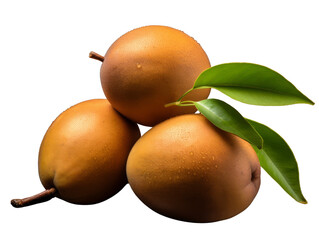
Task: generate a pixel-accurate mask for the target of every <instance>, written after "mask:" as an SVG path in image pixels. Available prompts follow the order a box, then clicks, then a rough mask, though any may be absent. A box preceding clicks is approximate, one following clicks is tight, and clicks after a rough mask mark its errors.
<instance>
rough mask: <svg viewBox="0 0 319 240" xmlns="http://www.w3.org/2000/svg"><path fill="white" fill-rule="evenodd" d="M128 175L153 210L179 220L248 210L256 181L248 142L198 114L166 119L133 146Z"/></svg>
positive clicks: (222, 216)
mask: <svg viewBox="0 0 319 240" xmlns="http://www.w3.org/2000/svg"><path fill="white" fill-rule="evenodd" d="M126 170H127V177H128V181H129V184H130V186H131V187H132V189H133V191H134V192H135V194H136V195H137V196H138V197H139V198H140V199H141V200H142V202H144V203H145V204H146V205H147V206H148V207H150V208H151V209H153V210H154V211H156V212H158V213H160V214H162V215H165V216H167V217H171V218H174V219H178V220H183V221H189V222H213V221H218V220H223V219H227V218H230V217H233V216H235V215H237V214H238V213H240V212H242V211H243V210H244V209H246V208H247V207H248V206H249V205H250V203H251V202H252V201H253V199H254V198H255V196H256V194H257V192H258V190H259V186H260V164H259V160H258V158H257V155H256V153H255V151H254V149H253V148H252V147H251V145H250V144H249V143H248V142H246V141H245V140H243V139H241V138H239V137H237V136H235V135H233V134H231V133H227V132H224V131H222V130H220V129H218V128H217V127H215V126H214V125H213V124H211V123H210V122H209V121H208V120H207V119H206V118H205V117H204V116H202V115H199V114H189V115H182V116H178V117H174V118H171V119H169V120H166V121H164V122H162V123H160V124H159V125H157V126H155V127H153V128H152V129H151V130H149V131H148V132H147V133H146V134H144V135H143V136H142V137H141V138H140V139H139V140H138V141H137V142H136V144H135V145H134V147H133V148H132V150H131V152H130V155H129V157H128V161H127V169H126Z"/></svg>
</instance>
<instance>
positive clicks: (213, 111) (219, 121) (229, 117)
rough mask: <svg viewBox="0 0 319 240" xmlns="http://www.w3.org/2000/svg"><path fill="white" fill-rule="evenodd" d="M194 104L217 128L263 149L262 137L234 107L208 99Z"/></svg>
mask: <svg viewBox="0 0 319 240" xmlns="http://www.w3.org/2000/svg"><path fill="white" fill-rule="evenodd" d="M194 104H195V106H196V108H197V109H198V110H199V111H200V112H201V113H202V114H203V115H204V116H205V117H206V118H207V119H208V120H209V121H210V122H211V123H213V124H214V125H215V126H216V127H218V128H220V129H222V130H224V131H226V132H230V133H233V134H235V135H237V136H239V137H240V138H242V139H244V140H246V141H248V142H249V143H251V144H254V145H255V146H257V147H258V148H262V145H263V140H262V138H261V136H260V135H259V134H258V132H257V131H256V130H255V129H254V128H253V127H252V126H251V125H250V124H249V123H248V122H247V120H246V119H245V118H244V117H243V116H242V115H240V113H239V112H238V111H237V110H236V109H235V108H233V107H232V106H230V105H228V104H227V103H225V102H223V101H221V100H218V99H206V100H202V101H199V102H195V103H194Z"/></svg>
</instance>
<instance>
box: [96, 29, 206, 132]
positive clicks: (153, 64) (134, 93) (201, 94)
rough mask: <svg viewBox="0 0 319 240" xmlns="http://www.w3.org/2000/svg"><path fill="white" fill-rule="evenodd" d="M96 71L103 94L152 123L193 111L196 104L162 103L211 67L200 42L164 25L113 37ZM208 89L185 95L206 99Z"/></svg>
mask: <svg viewBox="0 0 319 240" xmlns="http://www.w3.org/2000/svg"><path fill="white" fill-rule="evenodd" d="M90 57H91V58H95V59H98V60H101V61H103V63H102V66H101V71H100V77H101V84H102V88H103V91H104V93H105V96H106V97H107V99H108V100H109V101H110V103H111V104H112V106H113V107H114V108H115V109H116V110H118V111H119V112H120V113H122V114H123V115H124V116H126V117H127V118H129V119H131V120H132V121H134V122H137V123H139V124H142V125H147V126H154V125H155V124H158V123H159V122H162V121H164V120H165V119H168V118H170V117H173V116H177V115H181V114H186V113H194V112H195V111H196V108H195V107H194V106H189V107H183V108H181V107H177V106H172V107H169V108H165V107H164V105H165V104H168V103H171V102H175V101H176V100H177V99H179V98H180V97H181V96H182V95H183V93H185V92H186V91H187V90H189V89H190V88H192V87H193V85H194V82H195V80H196V78H197V77H198V75H199V74H200V73H201V72H202V71H204V70H206V69H207V68H209V67H210V62H209V59H208V57H207V55H206V53H205V52H204V50H203V49H202V47H201V46H200V45H199V44H198V43H197V42H196V41H195V40H194V39H193V38H191V37H190V36H188V35H187V34H185V33H184V32H182V31H180V30H177V29H174V28H171V27H166V26H145V27H141V28H137V29H134V30H132V31H130V32H128V33H126V34H124V35H123V36H121V37H120V38H119V39H117V40H116V41H115V42H114V43H113V44H112V45H111V47H110V48H109V49H108V51H107V52H106V54H105V56H104V57H103V56H101V55H99V54H97V53H94V52H91V53H90ZM209 92H210V89H200V90H194V91H192V92H191V93H190V94H188V95H187V96H186V97H185V98H184V99H183V100H193V101H198V100H202V99H206V98H207V97H208V95H209Z"/></svg>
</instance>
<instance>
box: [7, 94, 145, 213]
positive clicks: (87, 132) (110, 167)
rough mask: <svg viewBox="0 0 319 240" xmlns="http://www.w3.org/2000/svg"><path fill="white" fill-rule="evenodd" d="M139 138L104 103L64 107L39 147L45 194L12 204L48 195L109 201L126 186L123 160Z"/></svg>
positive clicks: (73, 200) (72, 200)
mask: <svg viewBox="0 0 319 240" xmlns="http://www.w3.org/2000/svg"><path fill="white" fill-rule="evenodd" d="M139 137H140V131H139V128H138V126H137V125H136V124H135V123H132V122H131V121H129V120H128V119H126V118H124V117H123V116H121V115H120V114H119V113H118V112H117V111H115V110H114V109H113V108H112V107H111V104H110V103H109V102H108V101H107V100H106V99H94V100H89V101H85V102H81V103H79V104H77V105H75V106H73V107H71V108H69V109H67V110H66V111H64V112H63V113H62V114H61V115H60V116H58V118H57V119H56V120H55V121H54V122H53V123H52V124H51V126H50V128H49V129H48V130H47V132H46V134H45V136H44V138H43V141H42V143H41V147H40V151H39V162H38V164H39V176H40V180H41V182H42V184H43V186H44V188H45V189H46V190H45V191H44V192H42V193H40V194H37V195H35V196H32V197H29V198H25V199H14V200H12V201H11V204H12V205H13V206H14V207H24V206H28V205H32V204H35V203H39V202H43V201H47V200H49V199H51V198H52V197H58V198H61V199H63V200H65V201H67V202H70V203H75V204H93V203H98V202H101V201H104V200H106V199H108V198H110V197H112V196H113V195H115V194H116V193H117V192H119V191H120V190H121V189H122V188H123V187H124V186H125V184H126V183H127V178H126V171H125V168H126V161H127V157H128V154H129V152H130V150H131V148H132V146H133V144H134V143H135V142H136V140H137V139H138V138H139Z"/></svg>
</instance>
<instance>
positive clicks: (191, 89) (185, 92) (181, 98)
mask: <svg viewBox="0 0 319 240" xmlns="http://www.w3.org/2000/svg"><path fill="white" fill-rule="evenodd" d="M193 89H194V88H191V89H189V90H188V91H187V92H185V93H184V94H183V95H182V96H181V97H180V98H179V99H178V100H177V102H180V101H181V100H182V99H183V98H184V97H185V96H186V95H187V94H188V93H190V92H191V91H192V90H193Z"/></svg>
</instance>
